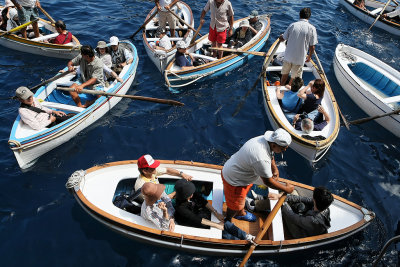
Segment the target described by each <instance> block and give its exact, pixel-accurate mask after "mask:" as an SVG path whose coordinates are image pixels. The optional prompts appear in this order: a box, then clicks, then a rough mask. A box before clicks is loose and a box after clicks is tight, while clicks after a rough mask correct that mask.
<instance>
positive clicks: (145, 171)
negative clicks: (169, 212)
mask: <svg viewBox="0 0 400 267" xmlns="http://www.w3.org/2000/svg"><path fill="white" fill-rule="evenodd" d="M160 164H161V162H160V161H158V160H154V159H153V157H152V156H150V155H148V154H147V155H143V156H141V157H140V158H139V159H138V161H137V165H138V169H139V173H140V174H139V177H138V178H137V179H136V182H135V191H137V190H140V188H141V187H142V186H143V185H144V184H145V183H147V182H150V183H153V184H159V182H158V176H160V175H163V174H169V175H173V176H178V177H181V178H182V179H185V180H188V181H190V180H192V176H190V175H188V174H186V173H184V172H182V171H178V170H176V169H173V168H169V167H166V168H165V167H161V166H160ZM174 196H175V192H173V193H171V194H169V197H170V198H173V197H174ZM139 199H143V196H139Z"/></svg>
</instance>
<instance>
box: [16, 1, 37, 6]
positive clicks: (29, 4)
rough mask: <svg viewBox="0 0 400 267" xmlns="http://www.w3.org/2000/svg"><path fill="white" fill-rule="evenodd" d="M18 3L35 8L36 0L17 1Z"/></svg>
mask: <svg viewBox="0 0 400 267" xmlns="http://www.w3.org/2000/svg"><path fill="white" fill-rule="evenodd" d="M17 3H18V4H20V5H21V6H25V7H35V4H36V0H17Z"/></svg>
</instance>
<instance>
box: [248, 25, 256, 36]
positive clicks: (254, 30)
mask: <svg viewBox="0 0 400 267" xmlns="http://www.w3.org/2000/svg"><path fill="white" fill-rule="evenodd" d="M249 29H250V30H251V31H252V32H253V34H254V35H256V34H257V30H256V29H254V28H253V27H251V26H249Z"/></svg>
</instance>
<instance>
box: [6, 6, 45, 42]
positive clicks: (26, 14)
mask: <svg viewBox="0 0 400 267" xmlns="http://www.w3.org/2000/svg"><path fill="white" fill-rule="evenodd" d="M11 2H13V4H14V5H15V7H16V8H17V10H18V18H19V23H21V24H25V23H27V22H29V21H33V20H35V19H38V18H39V10H38V7H40V2H39V0H11ZM32 28H33V32H34V33H35V37H36V38H37V37H39V36H40V33H39V26H38V22H37V21H36V22H33V23H32ZM21 33H22V36H23V37H24V38H27V33H26V28H23V29H21Z"/></svg>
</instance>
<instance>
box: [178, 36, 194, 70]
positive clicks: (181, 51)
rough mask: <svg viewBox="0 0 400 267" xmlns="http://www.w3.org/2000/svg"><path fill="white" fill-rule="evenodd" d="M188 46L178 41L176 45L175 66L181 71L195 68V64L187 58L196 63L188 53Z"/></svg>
mask: <svg viewBox="0 0 400 267" xmlns="http://www.w3.org/2000/svg"><path fill="white" fill-rule="evenodd" d="M186 49H187V44H186V43H185V42H184V41H178V42H177V43H176V54H175V64H176V65H177V66H179V67H181V69H188V68H191V67H193V64H192V63H191V62H190V61H189V60H188V59H187V58H186V56H185V55H188V56H189V57H190V59H191V60H192V62H193V61H194V59H193V56H192V55H190V54H187V53H186Z"/></svg>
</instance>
